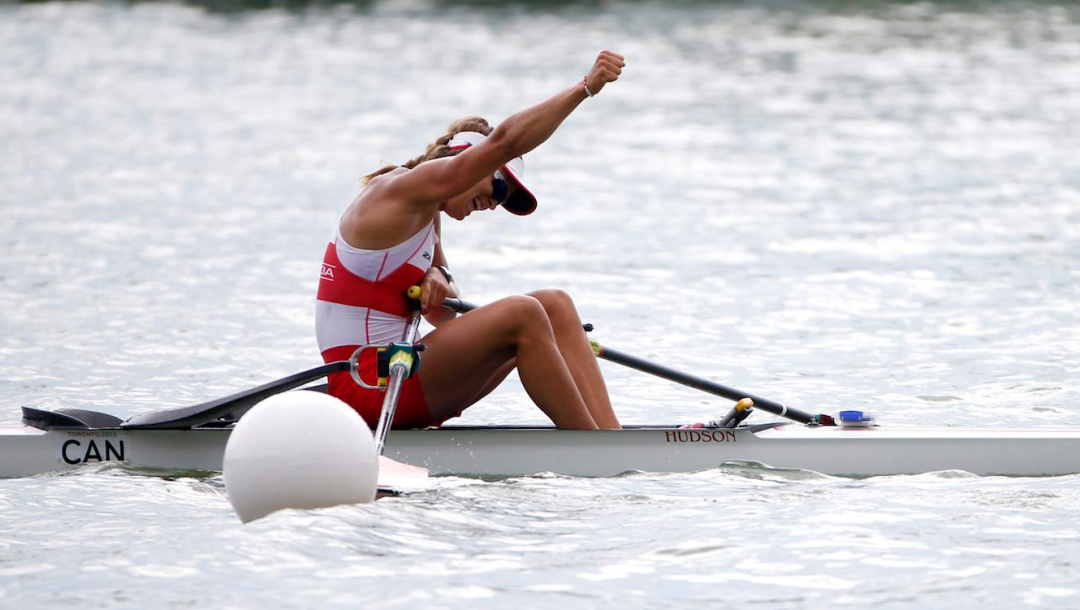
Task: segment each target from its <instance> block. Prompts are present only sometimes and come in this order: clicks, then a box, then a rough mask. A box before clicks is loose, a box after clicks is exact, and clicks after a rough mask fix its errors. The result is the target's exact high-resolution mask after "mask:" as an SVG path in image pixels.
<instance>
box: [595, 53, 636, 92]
mask: <svg viewBox="0 0 1080 610" xmlns="http://www.w3.org/2000/svg"><path fill="white" fill-rule="evenodd" d="M625 59H626V58H624V57H623V56H622V55H619V54H618V53H612V52H611V51H600V56H599V57H597V58H596V63H594V64H593V67H592V70H589V73H588V74H586V75H585V87H586V89H587V91H586V93H587V94H589V95H590V96H592V95H596V94H597V93H600V90H601V89H603V88H604V85H606V84H608V83H610V82H613V81H616V80H619V75H620V74H622V69H623V67H625V66H626V61H625Z"/></svg>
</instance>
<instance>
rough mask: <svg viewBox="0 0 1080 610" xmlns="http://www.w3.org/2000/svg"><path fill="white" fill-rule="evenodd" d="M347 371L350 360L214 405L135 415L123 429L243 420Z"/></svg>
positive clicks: (238, 395) (213, 401)
mask: <svg viewBox="0 0 1080 610" xmlns="http://www.w3.org/2000/svg"><path fill="white" fill-rule="evenodd" d="M347 370H349V362H348V361H347V360H342V361H340V362H331V363H330V364H324V365H322V366H318V367H315V368H313V369H308V370H306V371H303V372H301V373H296V374H294V375H289V376H288V377H282V378H281V379H278V380H277V381H271V382H270V383H266V384H263V385H261V386H258V387H255V388H251V389H250V390H244V391H243V392H237V393H236V394H232V395H230V396H226V397H224V398H218V399H217V400H211V401H210V402H204V403H202V404H198V405H194V406H191V407H180V408H177V409H163V410H161V411H152V412H150V413H142V414H140V415H135V416H132V417H130V418H128V419H127V421H125V422H124V423H123V424H121V425H120V427H122V428H157V429H187V428H191V427H194V426H198V425H201V424H206V423H209V422H212V421H214V420H217V419H221V418H222V417H223V416H225V415H228V414H232V415H235V416H239V415H240V412H241V411H246V410H247V409H249V408H251V407H253V406H255V405H256V404H257V403H258V402H259V401H261V400H263V399H264V398H269V397H271V396H273V395H274V394H280V393H282V392H286V391H288V390H291V389H293V388H298V387H300V386H302V385H304V384H305V383H310V382H312V381H315V380H316V379H322V378H323V377H326V376H327V375H329V374H331V373H337V372H338V371H347Z"/></svg>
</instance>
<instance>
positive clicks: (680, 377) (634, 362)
mask: <svg viewBox="0 0 1080 610" xmlns="http://www.w3.org/2000/svg"><path fill="white" fill-rule="evenodd" d="M410 296H412V293H411V292H410ZM414 298H415V297H414ZM443 307H445V308H447V309H449V310H451V311H456V312H458V313H465V312H468V311H472V310H473V309H476V305H474V304H472V303H469V302H468V301H462V300H461V299H446V300H444V301H443ZM589 342H590V343H592V346H593V353H595V354H596V357H597V358H603V359H604V360H608V361H610V362H614V363H616V364H621V365H623V366H627V367H630V368H632V369H635V370H638V371H642V372H643V373H649V374H651V375H656V376H657V377H662V378H664V379H667V380H669V381H674V382H675V383H681V384H682V385H685V386H689V387H691V388H694V389H697V390H701V391H703V392H708V393H710V394H714V395H716V396H720V397H722V398H727V399H728V400H734V401H736V402H738V401H740V400H742V399H743V398H749V399H750V400H753V401H754V406H755V407H757V408H759V409H761V410H762V411H766V412H768V413H772V414H773V415H779V416H780V417H786V418H788V419H792V420H795V421H797V422H799V423H803V424H821V425H823V426H834V425H836V423H835V421H833V418H832V416H830V415H824V414H822V415H811V414H810V413H807V412H806V411H800V410H799V409H796V408H794V407H789V406H787V405H785V404H782V403H779V402H776V401H775V400H769V399H768V398H763V397H761V396H757V395H756V394H749V393H747V392H743V391H742V390H737V389H735V388H732V387H728V386H726V385H723V384H719V383H716V382H714V381H709V380H708V379H702V378H701V377H696V376H694V375H690V374H689V373H684V372H682V371H677V370H675V369H673V368H670V367H666V366H664V365H662V364H656V363H655V362H650V361H648V360H645V359H644V358H638V357H637V356H632V355H630V354H627V353H624V352H620V351H618V350H613V349H611V348H609V347H603V346H601V345H600V344H599V343H597V342H596V341H592V340H590V341H589Z"/></svg>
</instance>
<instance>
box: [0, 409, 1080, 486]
mask: <svg viewBox="0 0 1080 610" xmlns="http://www.w3.org/2000/svg"><path fill="white" fill-rule="evenodd" d="M23 413H24V418H23V424H22V425H20V426H9V427H0V477H19V476H27V475H34V474H39V473H45V472H51V471H56V470H60V469H65V468H72V467H77V466H79V465H82V464H99V463H106V462H116V463H123V464H129V465H132V466H137V467H148V468H165V469H175V470H209V471H216V470H221V468H222V456H223V454H224V451H225V444H226V442H227V441H228V438H229V434H230V432H231V431H232V428H233V426H234V425H235V422H233V421H229V420H214V421H209V422H205V423H203V424H200V425H196V426H192V427H177V428H171V429H163V428H144V429H140V428H130V427H125V426H124V425H123V422H121V421H120V419H119V418H116V417H113V416H111V415H107V414H104V413H97V412H93V411H79V410H70V411H65V410H59V411H43V410H38V409H32V408H24V409H23ZM284 449H286V448H283V454H284V453H285V451H284ZM384 455H386V456H388V457H390V458H392V459H394V460H398V461H400V462H403V463H406V464H412V465H416V466H423V467H426V468H427V469H428V470H429V471H430V472H431V474H433V475H465V476H523V475H530V474H535V473H540V472H554V473H558V474H565V475H573V476H589V477H600V476H612V475H617V474H620V473H624V472H627V471H647V472H693V471H698V470H703V469H708V468H715V467H717V466H721V465H723V464H726V463H730V462H757V463H761V464H765V465H768V466H772V467H776V468H797V469H806V470H813V471H817V472H821V473H825V474H830V475H840V476H853V477H867V476H878V475H895V474H917V473H923V472H933V471H940V470H963V471H967V472H970V473H973V474H977V475H1003V476H1050V475H1065V474H1075V473H1080V431H1078V430H1070V429H1029V430H978V429H958V428H930V429H916V428H899V427H898V428H891V427H888V426H871V427H843V426H821V425H812V424H811V425H807V424H798V423H786V422H777V423H767V424H756V425H739V426H736V427H734V428H720V427H712V428H710V427H704V428H679V427H676V426H673V425H666V426H665V425H657V426H633V427H628V428H625V429H623V430H558V429H556V428H553V427H547V426H446V427H443V428H431V429H423V430H409V429H395V430H394V432H393V434H391V435H389V437H388V438H387V444H386V447H385V451H384Z"/></svg>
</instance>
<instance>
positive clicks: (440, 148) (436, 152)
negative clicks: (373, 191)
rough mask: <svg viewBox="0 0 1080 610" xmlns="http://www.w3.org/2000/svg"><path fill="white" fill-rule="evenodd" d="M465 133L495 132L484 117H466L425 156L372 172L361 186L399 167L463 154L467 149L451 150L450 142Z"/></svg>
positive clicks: (455, 122) (449, 130) (385, 166)
mask: <svg viewBox="0 0 1080 610" xmlns="http://www.w3.org/2000/svg"><path fill="white" fill-rule="evenodd" d="M463 131H475V132H478V133H482V134H484V135H485V136H487V135H491V132H492V131H493V128H492V127H491V125H490V124H488V122H487V120H485V119H484V118H483V117H478V116H467V117H465V118H463V119H458V120H456V121H454V122H453V123H450V126H449V127H447V128H446V134H445V135H443V136H440V137H439V139H437V140H435V142H434V143H432V144H428V147H427V150H426V151H424V154H422V155H420V156H419V157H416V158H414V159H410V160H408V161H406V162H405V163H402V164H401V165H400V166H398V165H394V164H392V163H390V164H387V165H384V166H382V167H380V168H379V169H377V170H375V171H373V172H371V173H370V174H368V175H366V176H364V177H363V178H361V180H360V183H361V184H367V183H368V182H371V180H372V179H374V178H375V177H377V176H381V175H383V174H385V173H387V172H390V171H393V170H395V169H397V168H398V167H405V168H408V169H412V168H414V167H416V166H417V165H420V164H421V163H423V162H424V161H431V160H432V159H441V158H443V157H452V156H454V155H456V154H458V153H459V152H461V151H463V150H465V149H464V148H459V149H457V150H451V149H450V146H449V144H450V140H452V139H453V137H454V136H456V135H457V134H459V133H461V132H463Z"/></svg>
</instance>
